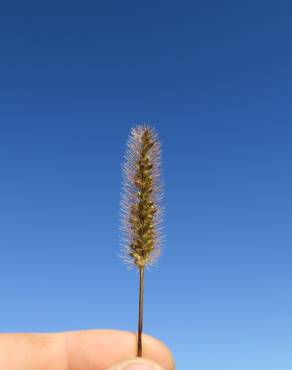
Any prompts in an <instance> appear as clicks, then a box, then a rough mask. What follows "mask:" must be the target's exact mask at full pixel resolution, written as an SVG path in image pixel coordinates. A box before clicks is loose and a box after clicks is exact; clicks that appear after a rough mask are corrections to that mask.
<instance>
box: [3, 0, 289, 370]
mask: <svg viewBox="0 0 292 370" xmlns="http://www.w3.org/2000/svg"><path fill="white" fill-rule="evenodd" d="M291 39H292V5H291V2H290V1H277V2H276V1H274V2H271V1H265V2H264V1H215V0H213V1H181V2H174V1H158V0H156V1H147V2H137V1H110V0H107V1H82V2H81V1H79V2H77V1H70V2H65V1H58V2H57V1H50V2H42V1H35V2H31V1H16V2H13V1H11V2H2V4H1V11H0V45H1V49H0V60H1V61H0V163H1V166H0V173H1V174H0V177H1V181H0V189H1V191H0V225H1V232H0V251H1V258H0V266H1V267H0V294H1V308H0V330H1V331H3V332H4V331H5V332H6V331H8V332H19V331H25V332H28V331H38V332H45V331H60V330H73V329H86V328H115V329H124V330H131V331H133V330H136V322H137V288H138V285H137V283H138V275H137V274H136V273H135V272H134V271H132V272H129V271H127V269H126V267H125V266H124V265H123V264H122V263H121V261H120V260H119V259H118V257H117V255H118V253H119V231H118V226H119V200H120V191H121V163H122V160H123V155H124V151H125V145H126V140H127V136H128V134H129V131H130V128H131V126H133V125H135V124H136V123H141V122H148V123H150V124H152V125H154V126H155V127H156V128H157V130H158V131H159V133H160V137H161V140H162V145H163V162H164V166H163V172H164V181H165V183H166V187H165V205H166V217H165V223H164V225H165V238H166V243H165V251H164V255H163V257H162V258H161V260H160V263H159V265H158V267H155V268H153V269H152V271H151V272H149V273H147V275H146V283H145V284H146V287H145V289H146V291H145V331H146V332H147V333H150V334H152V335H154V336H156V337H158V338H160V339H161V340H163V341H165V342H166V343H167V344H168V345H169V346H170V348H171V349H172V351H173V353H174V355H175V358H176V360H177V367H178V369H179V370H180V369H181V370H182V369H191V370H193V369H194V370H196V369H198V370H247V369H248V370H291V368H292V351H291V348H292V316H291V310H292V296H291V279H292V269H291V257H292V251H291V250H292V237H291V221H292V198H291V190H292V175H291V160H292V145H291V141H292V140H291V139H292V121H291V118H292V104H291V101H292V87H291V86H292V46H291V45H292V44H291Z"/></svg>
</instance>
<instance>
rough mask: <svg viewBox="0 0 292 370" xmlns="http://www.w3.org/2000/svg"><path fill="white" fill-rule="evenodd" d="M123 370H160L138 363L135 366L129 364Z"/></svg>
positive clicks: (153, 366)
mask: <svg viewBox="0 0 292 370" xmlns="http://www.w3.org/2000/svg"><path fill="white" fill-rule="evenodd" d="M121 369H122V370H158V369H159V368H158V367H157V366H155V365H151V364H145V363H142V362H136V363H133V364H128V365H126V366H125V367H122V368H121Z"/></svg>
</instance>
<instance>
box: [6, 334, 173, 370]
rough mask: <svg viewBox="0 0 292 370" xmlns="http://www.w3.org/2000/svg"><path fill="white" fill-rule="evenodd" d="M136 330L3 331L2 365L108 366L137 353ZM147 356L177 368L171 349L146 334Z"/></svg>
mask: <svg viewBox="0 0 292 370" xmlns="http://www.w3.org/2000/svg"><path fill="white" fill-rule="evenodd" d="M136 346H137V338H136V334H135V333H130V332H126V331H118V330H84V331H72V332H60V333H48V334H0V369H5V370H106V369H109V368H110V367H111V366H113V365H114V364H116V363H120V362H123V361H127V360H129V359H133V358H135V356H136ZM143 357H145V358H147V359H149V360H151V361H153V362H155V363H156V364H159V365H160V366H161V367H162V368H163V369H165V370H173V369H174V362H173V358H172V355H171V353H170V351H169V349H168V348H167V347H166V346H165V345H164V344H163V343H162V342H160V341H159V340H157V339H155V338H153V337H150V336H148V335H143Z"/></svg>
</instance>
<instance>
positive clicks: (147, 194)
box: [121, 124, 163, 357]
mask: <svg viewBox="0 0 292 370" xmlns="http://www.w3.org/2000/svg"><path fill="white" fill-rule="evenodd" d="M161 200H162V181H161V145H160V142H159V140H158V135H157V133H156V131H155V129H154V128H152V127H150V126H148V125H146V124H144V125H138V126H136V127H133V128H132V130H131V134H130V136H129V139H128V143H127V150H126V154H125V163H124V164H123V192H122V199H121V230H122V233H123V234H122V247H123V248H122V257H123V259H124V261H125V262H126V263H127V264H129V265H130V266H135V267H136V268H137V269H138V271H139V314H138V341H137V356H138V357H141V356H142V329H143V301H144V271H145V268H146V267H148V266H151V265H152V264H153V263H154V262H156V261H157V259H158V258H159V256H160V251H161V244H162V234H161V229H162V226H161V220H162V215H163V209H162V207H161Z"/></svg>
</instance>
